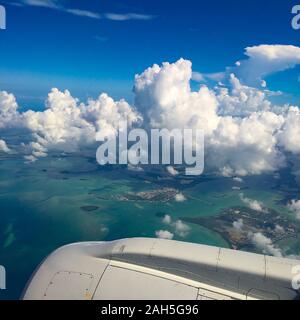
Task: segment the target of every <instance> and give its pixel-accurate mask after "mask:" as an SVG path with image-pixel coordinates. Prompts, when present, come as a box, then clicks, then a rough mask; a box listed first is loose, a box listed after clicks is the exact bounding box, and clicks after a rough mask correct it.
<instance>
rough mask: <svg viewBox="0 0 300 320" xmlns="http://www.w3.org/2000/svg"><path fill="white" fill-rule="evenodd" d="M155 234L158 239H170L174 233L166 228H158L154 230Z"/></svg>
mask: <svg viewBox="0 0 300 320" xmlns="http://www.w3.org/2000/svg"><path fill="white" fill-rule="evenodd" d="M155 235H156V237H157V238H159V239H167V240H172V239H173V238H174V234H173V233H171V232H170V231H167V230H158V231H156V232H155Z"/></svg>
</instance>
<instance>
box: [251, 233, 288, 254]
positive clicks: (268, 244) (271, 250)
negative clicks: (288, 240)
mask: <svg viewBox="0 0 300 320" xmlns="http://www.w3.org/2000/svg"><path fill="white" fill-rule="evenodd" d="M249 239H250V240H251V242H252V243H253V244H254V245H255V246H256V247H257V248H258V249H259V250H261V251H262V252H263V253H264V254H267V255H272V256H275V257H279V258H281V257H282V252H281V250H280V249H279V248H277V247H276V246H275V245H274V244H273V243H272V240H271V239H269V238H267V237H266V236H264V235H263V234H262V233H260V232H259V233H249Z"/></svg>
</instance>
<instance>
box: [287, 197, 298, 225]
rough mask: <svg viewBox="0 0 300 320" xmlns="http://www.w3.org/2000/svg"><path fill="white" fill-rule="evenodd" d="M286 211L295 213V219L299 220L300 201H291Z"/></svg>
mask: <svg viewBox="0 0 300 320" xmlns="http://www.w3.org/2000/svg"><path fill="white" fill-rule="evenodd" d="M288 209H289V210H290V211H292V212H293V213H295V216H296V218H297V219H299V220H300V200H292V201H291V202H290V203H289V204H288Z"/></svg>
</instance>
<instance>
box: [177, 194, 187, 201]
mask: <svg viewBox="0 0 300 320" xmlns="http://www.w3.org/2000/svg"><path fill="white" fill-rule="evenodd" d="M175 201H176V202H183V201H186V197H185V196H184V194H183V193H177V194H176V195H175Z"/></svg>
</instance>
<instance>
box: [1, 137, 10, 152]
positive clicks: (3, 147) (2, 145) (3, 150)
mask: <svg viewBox="0 0 300 320" xmlns="http://www.w3.org/2000/svg"><path fill="white" fill-rule="evenodd" d="M0 152H5V153H8V152H10V149H9V148H8V146H7V144H6V142H5V141H4V140H1V139H0Z"/></svg>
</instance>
